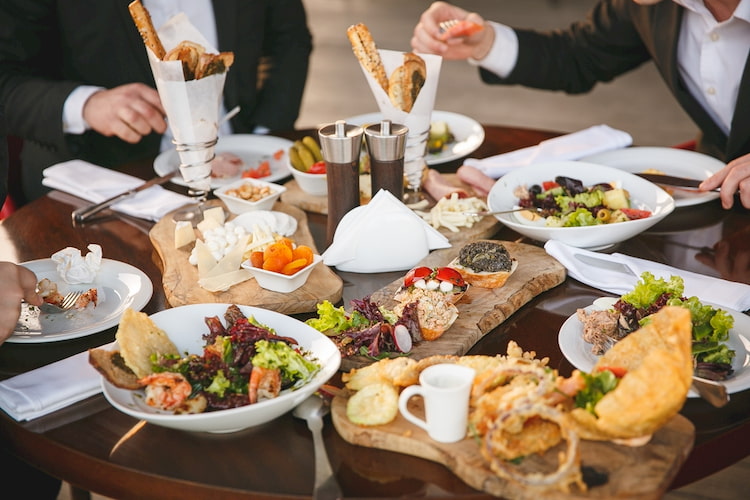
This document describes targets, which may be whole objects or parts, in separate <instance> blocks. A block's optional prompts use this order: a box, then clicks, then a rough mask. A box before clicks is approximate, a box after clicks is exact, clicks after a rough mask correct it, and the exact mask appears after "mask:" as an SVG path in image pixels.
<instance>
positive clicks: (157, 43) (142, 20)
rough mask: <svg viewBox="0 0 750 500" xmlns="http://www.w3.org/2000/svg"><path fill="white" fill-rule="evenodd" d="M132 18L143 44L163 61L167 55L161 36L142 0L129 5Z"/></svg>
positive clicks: (134, 0)
mask: <svg viewBox="0 0 750 500" xmlns="http://www.w3.org/2000/svg"><path fill="white" fill-rule="evenodd" d="M128 10H129V11H130V16H131V17H132V18H133V22H134V23H135V26H136V27H137V28H138V32H139V33H140V34H141V38H143V43H144V44H146V47H148V48H149V49H151V52H153V53H154V55H155V56H156V57H157V58H158V59H159V60H161V59H163V58H164V55H165V51H164V46H163V45H162V44H161V40H160V39H159V34H158V33H157V32H156V29H154V24H153V23H152V22H151V15H150V14H149V13H148V10H146V8H145V7H144V6H143V4H142V3H141V0H133V1H132V2H130V4H129V5H128Z"/></svg>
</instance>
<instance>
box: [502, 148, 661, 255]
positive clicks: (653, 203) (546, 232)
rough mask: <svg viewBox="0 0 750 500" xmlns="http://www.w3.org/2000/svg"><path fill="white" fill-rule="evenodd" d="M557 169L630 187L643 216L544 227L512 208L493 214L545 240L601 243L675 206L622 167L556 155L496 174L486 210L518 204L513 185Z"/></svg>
mask: <svg viewBox="0 0 750 500" xmlns="http://www.w3.org/2000/svg"><path fill="white" fill-rule="evenodd" d="M558 175H564V176H566V177H571V178H573V179H579V180H580V181H581V182H583V184H584V185H586V186H591V185H593V184H597V183H600V182H615V183H618V184H619V185H620V186H621V187H622V188H624V189H626V190H627V191H628V192H629V193H630V201H631V205H632V207H633V208H638V209H643V210H650V211H651V216H650V217H646V218H644V219H637V220H631V221H627V222H617V223H613V224H600V225H596V226H582V227H546V226H544V221H543V220H538V221H534V222H532V221H529V220H527V219H526V218H524V217H523V216H522V215H520V214H518V213H511V214H500V215H496V216H495V217H497V219H498V220H499V221H500V222H502V223H503V224H504V225H506V226H508V227H509V228H511V229H513V230H514V231H516V232H518V233H520V234H522V235H524V236H527V237H529V238H531V239H534V240H537V241H541V242H545V241H548V240H558V241H562V242H563V243H567V244H568V245H571V246H574V247H578V248H605V247H608V246H611V245H614V244H615V243H619V242H621V241H624V240H627V239H628V238H632V237H633V236H635V235H637V234H639V233H641V232H643V231H645V230H647V229H648V228H650V227H651V226H653V225H654V224H656V223H657V222H659V221H660V220H662V219H664V217H666V216H667V215H669V214H670V213H671V212H672V211H673V210H674V207H675V203H674V199H673V198H672V197H671V196H669V194H668V193H667V192H666V191H664V190H663V189H661V188H660V187H658V186H657V185H656V184H653V183H651V182H649V181H647V180H645V179H641V178H640V177H638V176H636V175H633V174H631V173H628V172H625V171H623V170H620V169H617V168H613V167H607V166H604V165H597V164H594V163H584V162H578V161H556V162H545V163H538V164H535V165H528V166H525V167H521V168H518V169H516V170H513V171H511V172H510V173H508V174H506V175H504V176H503V177H501V178H499V179H498V180H497V182H496V183H495V185H494V186H492V189H491V190H490V194H489V195H488V196H487V205H488V206H489V209H490V210H492V211H498V210H511V209H513V208H517V207H518V197H517V196H516V195H515V194H514V191H515V190H516V188H518V187H519V186H526V187H530V186H532V185H533V184H540V185H541V184H542V182H544V181H549V180H554V178H555V177H556V176H558Z"/></svg>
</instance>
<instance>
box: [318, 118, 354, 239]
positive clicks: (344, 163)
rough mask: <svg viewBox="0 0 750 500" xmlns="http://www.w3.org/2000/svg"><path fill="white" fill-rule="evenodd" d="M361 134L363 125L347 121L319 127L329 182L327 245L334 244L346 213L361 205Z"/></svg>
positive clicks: (327, 180) (321, 147)
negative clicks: (348, 123)
mask: <svg viewBox="0 0 750 500" xmlns="http://www.w3.org/2000/svg"><path fill="white" fill-rule="evenodd" d="M362 134H363V130H362V127H359V126H356V125H347V123H346V121H345V120H338V121H337V122H335V123H333V124H329V125H324V126H323V127H321V128H320V129H319V130H318V137H320V149H321V152H322V153H323V160H324V161H325V162H326V182H327V184H328V222H327V224H326V245H327V246H330V245H331V243H333V236H334V235H335V233H336V228H337V227H338V225H339V222H340V221H341V219H342V218H343V217H344V215H346V213H347V212H349V211H350V210H351V209H353V208H355V207H358V206H359V153H360V150H361V148H362Z"/></svg>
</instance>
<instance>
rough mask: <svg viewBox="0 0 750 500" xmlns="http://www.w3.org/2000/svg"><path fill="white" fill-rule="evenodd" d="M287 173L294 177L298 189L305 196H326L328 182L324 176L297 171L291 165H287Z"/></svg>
mask: <svg viewBox="0 0 750 500" xmlns="http://www.w3.org/2000/svg"><path fill="white" fill-rule="evenodd" d="M288 167H289V171H290V172H291V173H292V176H294V180H295V181H297V185H298V186H299V188H300V189H301V190H302V191H304V192H305V193H307V194H311V195H313V196H326V195H328V180H327V179H326V174H308V173H307V172H303V171H301V170H297V169H296V168H294V167H293V166H292V165H291V164H288Z"/></svg>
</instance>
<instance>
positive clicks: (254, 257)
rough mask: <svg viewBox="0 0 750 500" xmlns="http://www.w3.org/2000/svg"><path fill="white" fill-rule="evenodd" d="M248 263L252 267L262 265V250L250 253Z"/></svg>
mask: <svg viewBox="0 0 750 500" xmlns="http://www.w3.org/2000/svg"><path fill="white" fill-rule="evenodd" d="M250 265H252V266H253V267H263V252H261V251H255V252H251V253H250Z"/></svg>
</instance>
